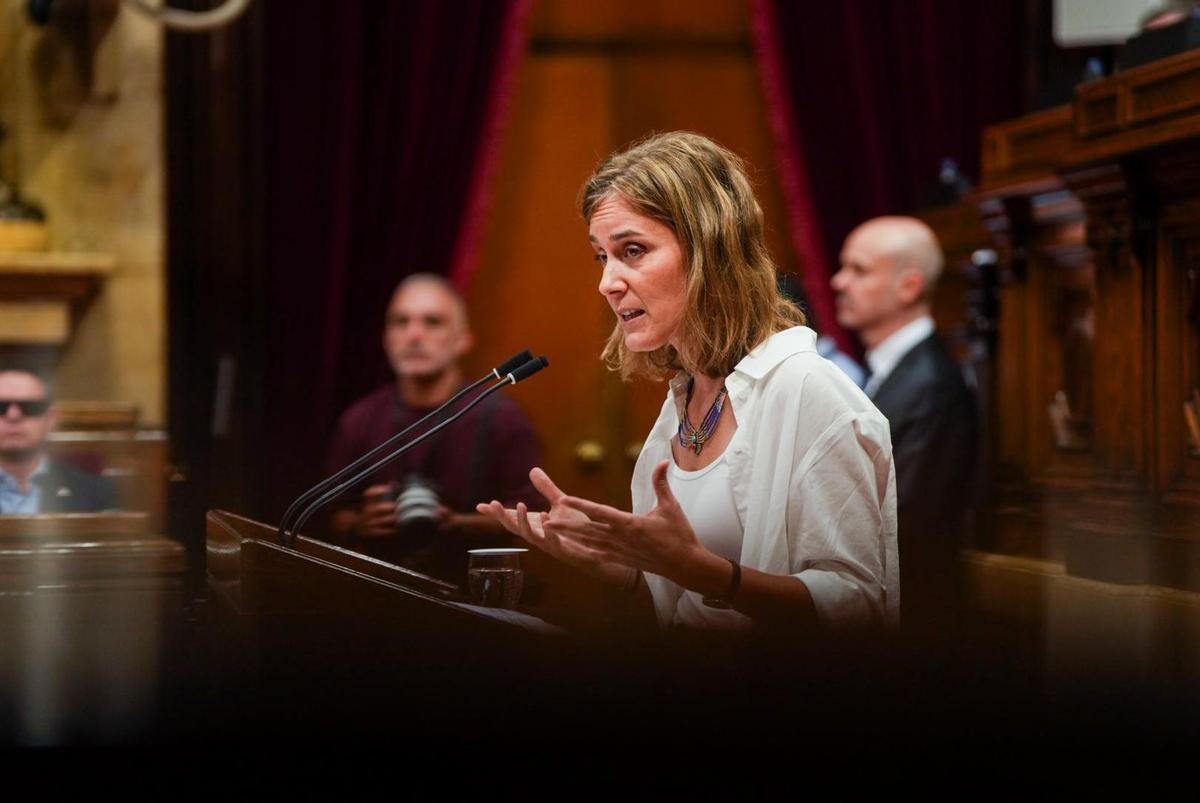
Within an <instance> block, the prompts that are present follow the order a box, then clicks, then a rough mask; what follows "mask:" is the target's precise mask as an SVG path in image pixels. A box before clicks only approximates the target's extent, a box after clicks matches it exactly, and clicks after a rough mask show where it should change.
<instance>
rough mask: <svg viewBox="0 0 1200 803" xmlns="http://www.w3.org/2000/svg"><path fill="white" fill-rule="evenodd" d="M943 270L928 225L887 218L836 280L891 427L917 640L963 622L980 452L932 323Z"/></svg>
mask: <svg viewBox="0 0 1200 803" xmlns="http://www.w3.org/2000/svg"><path fill="white" fill-rule="evenodd" d="M942 262H943V257H942V250H941V247H940V246H939V245H938V242H937V238H936V237H935V236H934V234H933V232H932V231H931V230H930V229H929V227H928V226H926V225H925V224H924V223H922V222H921V221H919V220H917V219H915V218H909V217H880V218H875V219H873V220H868V221H867V222H866V223H863V224H862V225H860V226H859V227H858V228H856V229H855V230H854V231H853V232H851V233H850V236H849V237H847V238H846V242H845V245H844V246H843V248H842V254H841V268H840V269H839V270H838V272H837V273H836V274H835V275H834V277H833V280H832V285H833V289H834V292H835V293H836V294H837V315H838V323H840V324H841V325H842V326H845V327H847V328H848V329H853V330H854V331H856V332H858V335H859V337H860V338H861V339H862V342H863V345H864V346H865V347H866V350H867V352H866V360H867V375H868V376H867V381H866V384H865V385H864V388H863V389H864V390H865V391H866V393H867V395H868V396H870V397H871V399H872V401H874V402H875V405H876V406H877V407H878V408H879V410H880V412H882V413H883V414H884V415H885V416H887V419H888V422H889V423H890V424H891V431H892V450H893V454H894V456H895V460H896V487H897V496H898V505H899V510H898V513H899V523H900V533H899V539H900V544H899V545H900V587H901V591H900V594H901V601H902V605H903V608H902V611H903V613H902V617H903V620H904V621H905V622H907V626H908V627H909V628H910V629H916V630H918V631H921V630H927V629H934V628H940V627H941V626H943V625H949V624H953V623H954V622H955V621H956V620H957V614H958V611H959V605H960V599H959V570H958V560H957V555H958V550H959V548H960V546H961V540H962V532H963V526H964V519H965V516H966V512H967V509H968V506H969V504H970V498H971V490H972V487H973V486H972V476H973V469H974V466H975V456H976V449H977V433H978V422H977V417H976V406H975V398H974V394H973V392H972V391H971V390H970V389H969V388H968V386H967V384H966V382H965V381H964V379H963V374H962V370H961V369H960V367H959V365H958V364H957V363H956V362H955V360H954V358H953V356H952V355H951V354H950V351H949V349H948V348H947V347H946V344H945V343H944V342H943V341H942V339H941V338H940V337H939V336H938V334H937V332H936V331H934V323H933V318H932V317H931V316H930V304H931V300H932V297H933V290H934V287H935V285H936V283H937V280H938V276H939V275H940V273H941V270H942Z"/></svg>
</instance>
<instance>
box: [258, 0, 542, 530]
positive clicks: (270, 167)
mask: <svg viewBox="0 0 1200 803" xmlns="http://www.w3.org/2000/svg"><path fill="white" fill-rule="evenodd" d="M530 4H531V3H530V0H405V1H404V2H393V1H392V0H362V1H361V2H359V1H358V0H356V2H349V3H347V2H343V1H342V0H324V1H323V2H306V3H286V2H285V3H267V4H265V11H264V15H265V24H264V26H263V28H264V31H265V36H264V43H263V61H264V64H263V68H262V75H263V76H264V77H263V86H262V95H263V100H262V103H263V113H262V120H263V127H264V128H263V138H264V141H265V142H266V143H267V145H266V148H265V153H264V155H263V159H264V163H263V170H264V184H265V187H266V195H267V197H266V207H267V212H266V221H265V229H266V233H265V246H264V250H265V252H266V253H265V258H266V260H267V262H268V264H267V265H266V281H265V287H266V295H265V297H264V298H262V299H261V309H262V311H263V314H264V315H265V316H268V321H267V323H268V326H267V327H266V330H267V331H268V333H269V334H268V336H267V342H266V343H265V344H264V346H265V348H266V352H265V353H266V355H267V356H268V359H267V360H266V365H267V375H266V376H265V377H263V378H262V379H263V381H264V383H265V393H264V396H265V398H264V404H265V406H266V415H265V416H264V419H265V421H266V425H267V427H268V432H266V433H264V442H265V443H266V444H267V446H268V448H269V450H270V451H269V452H268V453H269V454H272V455H277V456H283V455H286V456H287V460H286V463H287V465H281V466H278V470H276V471H274V472H273V476H272V477H269V478H267V479H266V486H267V487H266V488H265V489H264V490H265V495H266V497H267V508H268V510H269V511H270V512H275V511H274V509H275V508H280V509H281V508H282V506H283V504H285V502H286V500H287V499H288V498H289V497H290V496H293V495H295V494H296V493H298V492H299V491H300V490H302V484H303V483H304V482H307V481H308V480H311V479H315V477H314V476H312V474H313V472H315V471H316V470H317V469H319V467H320V466H321V465H322V459H321V455H322V452H323V449H324V446H325V440H326V438H327V437H328V435H329V433H330V432H331V430H332V426H333V424H334V421H335V419H336V416H337V415H338V413H339V412H340V411H341V410H342V409H343V408H344V407H345V406H346V405H347V404H348V403H349V402H350V401H352V400H353V399H354V398H356V397H358V396H359V395H361V394H363V393H364V392H366V391H368V390H369V389H371V388H372V387H374V386H375V385H376V384H377V383H379V382H380V381H382V380H383V379H384V378H385V377H387V376H388V372H387V369H386V364H385V362H384V359H383V355H382V351H381V345H380V332H381V327H382V320H383V312H384V308H385V306H386V303H387V300H388V297H389V295H390V293H391V290H392V288H393V287H394V286H395V285H396V283H397V282H398V281H399V280H400V279H401V278H403V277H404V276H405V275H408V274H410V273H414V272H418V271H432V272H435V273H442V274H446V275H448V276H451V277H452V278H453V279H454V280H455V281H457V282H459V283H460V284H465V282H466V281H467V280H468V279H469V274H470V269H471V266H472V265H473V262H474V258H475V252H476V249H477V245H478V241H479V235H480V231H481V227H482V219H483V216H484V214H485V211H486V207H487V197H488V193H487V187H488V179H489V178H490V176H491V174H492V172H493V170H494V166H495V162H496V152H497V150H498V137H499V133H500V130H501V128H502V124H503V120H504V117H505V110H506V106H507V103H506V101H507V98H508V95H509V93H510V90H511V87H512V84H513V81H514V75H515V72H516V68H517V64H518V62H519V58H520V55H521V54H522V53H523V51H524V47H525V21H526V18H527V15H528V10H529V7H530Z"/></svg>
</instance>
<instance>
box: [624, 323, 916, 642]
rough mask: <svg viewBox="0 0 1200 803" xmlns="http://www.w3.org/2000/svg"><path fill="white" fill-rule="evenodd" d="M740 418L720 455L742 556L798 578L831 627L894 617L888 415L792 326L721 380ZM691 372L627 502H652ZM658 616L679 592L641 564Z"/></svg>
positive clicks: (649, 444) (641, 505)
mask: <svg viewBox="0 0 1200 803" xmlns="http://www.w3.org/2000/svg"><path fill="white" fill-rule="evenodd" d="M725 385H726V387H727V388H728V389H729V404H730V405H731V406H732V408H733V414H734V417H735V419H736V421H737V424H738V428H737V431H736V432H735V433H734V435H733V438H732V439H731V440H730V442H729V445H728V446H726V448H725V452H724V453H723V458H724V459H725V461H726V462H727V465H728V467H729V478H730V485H731V487H732V492H733V499H734V504H735V506H736V510H737V515H738V519H739V521H740V522H741V523H742V528H743V533H744V535H743V538H742V545H741V560H740V563H741V564H742V565H743V566H748V567H750V568H753V569H758V570H759V571H763V572H768V573H770V574H779V575H792V576H794V577H797V578H799V579H800V580H801V581H802V582H804V584H805V585H806V586H808V590H809V593H811V595H812V598H813V603H814V604H815V606H816V609H817V618H818V620H819V622H820V623H821V624H822V625H824V626H826V627H829V628H835V629H843V628H851V627H860V626H868V625H872V624H882V625H884V626H887V627H890V628H891V627H895V626H897V625H898V623H899V616H900V575H899V563H898V556H897V551H896V478H895V469H894V467H893V464H892V440H891V434H890V431H889V429H888V422H887V419H885V418H884V417H883V415H882V414H881V413H880V412H879V411H878V410H877V409H875V406H874V405H873V404H872V403H871V402H870V400H869V399H867V397H866V396H865V395H864V394H863V392H862V391H861V390H860V389H859V388H858V387H857V386H856V385H855V384H854V383H853V382H852V381H850V379H849V378H848V377H847V376H846V375H845V374H844V373H842V372H841V371H840V370H839V369H838V368H837V367H836V366H835V365H833V363H831V362H829V361H828V360H826V359H824V358H823V357H821V356H820V355H819V354H817V351H816V334H815V333H814V332H813V331H812V330H811V329H808V328H807V327H802V326H801V327H795V328H793V329H789V330H787V331H784V332H780V333H778V334H775V335H773V336H771V337H770V338H768V339H767V340H766V341H765V342H764V343H762V344H761V345H759V346H758V347H757V348H755V349H754V350H753V351H752V352H750V354H748V355H746V357H745V358H743V359H742V361H741V362H739V363H738V364H737V367H735V368H734V371H733V373H731V374H730V375H729V376H728V377H727V378H726V380H725ZM686 394H687V377H686V376H683V375H682V374H681V375H679V376H676V377H675V379H673V380H672V382H671V392H670V395H668V397H667V400H666V402H665V403H664V404H663V408H662V412H661V413H660V415H659V417H658V420H657V421H656V422H655V424H654V427H653V429H651V431H650V434H649V436H648V437H647V438H646V443H645V446H644V447H643V448H642V453H641V455H640V456H639V457H638V462H637V465H636V466H635V467H634V470H633V483H632V491H633V512H634V513H636V514H639V515H645V514H646V513H648V512H649V511H650V510H651V509H652V508H653V507H654V505H655V498H654V489H653V486H652V484H651V473H652V471H653V470H654V467H655V466H656V465H658V463H660V462H661V461H663V460H670V459H672V458H671V439H672V438H673V437H674V436H675V434H676V431H677V429H678V426H679V415H680V410H681V409H682V405H683V404H684V401H685V399H686ZM646 582H647V584H648V585H649V587H650V591H651V593H652V594H653V596H654V605H655V609H656V611H657V614H658V618H659V622H660V624H662V625H664V626H667V625H669V624H670V623H671V622H672V621H673V620H674V616H675V612H676V609H677V607H678V603H679V600H680V597H681V596H682V595H683V593H684V590H683V589H682V588H680V587H679V586H678V585H676V584H675V583H673V582H671V581H669V580H667V579H666V578H663V577H659V576H657V575H654V574H650V573H647V574H646Z"/></svg>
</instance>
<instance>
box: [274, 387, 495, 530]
mask: <svg viewBox="0 0 1200 803" xmlns="http://www.w3.org/2000/svg"><path fill="white" fill-rule="evenodd" d="M492 378H493V376H492V374H488V375H487V376H485V377H482V378H480V379H477V380H475V381H474V382H472V383H471V384H469V385H467V386H466V387H465V388H463V389H462V390H460V391H459V392H458V393H456V394H454V396H452V397H451V398H450V400H449V401H448V402H446V403H445V404H443V405H442V406H441V407H439V408H438V409H436V410H434V411H433V412H431V413H429V414H428V415H426V416H423V417H422V418H421V419H420V420H419V421H416V422H415V423H413V424H410V425H409V426H407V427H405V428H404V429H403V430H401V431H400V432H397V433H396V434H395V435H393V436H392V437H390V438H388V439H387V440H386V441H384V442H383V443H381V444H379V445H378V446H376V447H375V448H374V449H372V450H371V451H369V452H367V453H366V454H364V455H363V456H362V457H359V458H358V459H356V460H355V461H354V462H353V463H350V464H349V465H347V466H346V467H345V468H342V469H339V470H338V472H337V473H336V474H334V475H333V476H332V477H328V478H326V479H323V480H321V481H320V482H318V483H317V484H316V485H314V486H313V487H311V488H309V489H308V490H307V491H305V492H304V493H302V494H301V495H300V496H298V497H297V498H296V501H294V502H292V504H291V505H289V506H288V509H287V510H286V511H285V512H284V514H283V518H282V519H280V520H279V528H278V529H277V530H276V535H278V536H279V537H280V538H282V537H283V534H284V532H286V531H287V530H296V529H299V528H298V527H293V526H292V522H293V520H294V519H295V516H296V514H297V513H298V512H299V511H300V510H302V509H303V508H304V506H305V505H306V504H307V503H308V502H309V501H310V500H311V499H313V497H315V496H316V495H317V494H319V493H322V492H323V491H325V490H326V489H327V488H330V487H331V486H333V485H334V484H336V483H339V482H341V481H342V480H343V479H345V478H346V477H348V476H349V475H350V474H351V472H354V471H357V470H358V469H360V468H362V467H363V466H365V465H367V464H368V463H369V462H371V461H372V460H374V459H375V458H377V457H379V455H381V454H383V453H384V452H385V451H387V450H388V449H390V448H391V447H393V446H395V445H396V442H397V441H399V440H400V439H401V438H403V437H404V436H405V435H407V434H408V433H410V432H412V431H413V430H414V429H416V428H417V427H419V426H421V425H422V424H424V423H425V422H427V421H429V419H431V418H433V417H434V416H435V415H437V414H438V413H439V412H441V411H442V409H444V408H446V407H449V406H450V405H451V404H454V402H456V401H458V400H459V399H461V398H462V397H463V396H465V395H466V394H468V393H470V392H471V391H473V390H475V389H476V388H478V387H479V386H480V385H482V384H483V383H484V382H487V381H488V380H489V379H492Z"/></svg>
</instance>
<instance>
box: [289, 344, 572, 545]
mask: <svg viewBox="0 0 1200 803" xmlns="http://www.w3.org/2000/svg"><path fill="white" fill-rule="evenodd" d="M526 353H528V352H526ZM517 356H521V355H517ZM514 359H515V358H514ZM511 363H512V360H506V361H505V362H504V363H502V364H501V365H499V366H497V367H496V368H494V369H493V371H492V374H489V375H488V376H485V377H484V378H483V379H481V380H479V381H478V382H476V383H475V384H476V385H478V384H480V383H482V382H485V381H487V380H488V379H489V378H490V377H491V376H493V375H496V376H499V377H500V379H499V381H498V382H496V384H494V385H492V386H491V387H489V388H488V389H487V390H485V391H484V392H483V393H480V394H479V395H478V396H476V397H475V398H474V399H472V400H471V402H470V403H469V404H468V405H467V406H466V407H464V408H463V409H461V410H459V411H458V412H457V413H455V414H454V415H452V416H450V417H449V418H447V419H446V420H445V421H442V422H441V423H439V424H438V425H437V426H435V427H432V428H431V429H429V430H428V431H426V432H424V433H422V434H421V435H420V436H418V437H416V438H414V439H413V440H411V441H409V442H408V443H405V444H403V445H402V446H400V447H398V448H396V449H395V450H394V451H392V452H389V453H388V454H386V455H384V456H383V457H381V458H379V459H378V460H375V462H374V463H371V464H370V465H368V466H366V467H365V468H364V467H362V466H363V465H364V464H365V463H367V462H368V461H370V460H371V459H373V458H374V457H375V456H376V455H378V454H379V453H380V452H382V451H383V450H384V449H385V448H387V447H388V446H391V445H392V444H393V443H394V442H395V441H396V440H398V439H399V437H400V435H403V434H405V433H406V432H408V431H409V430H411V429H412V427H409V428H408V429H405V430H404V432H401V433H400V434H399V435H396V436H394V437H392V438H390V439H388V440H387V441H386V442H384V443H383V444H380V446H378V447H376V448H375V449H372V450H371V451H370V452H368V453H367V454H366V455H363V457H361V458H359V459H358V460H356V461H354V463H352V464H351V465H349V466H347V467H346V468H345V469H342V471H340V472H338V474H337V475H335V476H334V477H332V478H330V480H327V481H325V482H323V483H321V485H322V486H324V487H323V488H322V489H313V491H312V492H310V493H308V494H305V496H307V497H308V498H310V499H311V498H312V497H313V496H316V495H317V494H320V496H317V498H316V499H315V500H313V501H311V502H309V503H308V505H307V506H306V507H305V508H304V509H303V511H302V512H301V513H300V514H299V516H297V518H296V523H295V525H294V526H292V527H290V528H287V529H285V528H284V527H283V526H282V525H281V526H280V528H279V530H278V535H279V539H280V543H281V544H283V545H284V546H291V545H292V541H294V540H295V538H296V534H297V533H299V532H300V531H301V530H302V529H303V528H304V525H305V524H306V523H307V522H308V520H309V518H311V517H312V514H313V513H315V512H316V511H317V510H319V509H320V508H322V507H323V506H325V505H327V504H328V503H329V502H331V501H333V500H334V499H336V498H337V497H339V496H341V495H342V494H343V493H345V492H346V491H347V490H348V489H350V488H352V487H354V486H355V485H357V484H358V483H359V482H362V481H363V480H364V479H366V478H367V477H369V476H371V475H372V474H374V473H375V472H376V471H379V470H380V469H381V468H383V467H384V466H387V465H389V464H390V463H392V462H394V461H395V460H397V459H398V458H399V457H400V456H401V455H402V454H404V453H405V452H407V451H408V450H409V449H411V448H413V447H414V446H416V445H417V444H419V443H421V442H422V441H424V440H426V439H428V438H430V437H432V436H433V435H435V434H437V433H438V432H441V431H442V430H443V429H445V428H446V427H448V426H450V425H451V424H453V423H454V422H455V421H457V420H458V419H460V418H462V417H463V416H464V415H466V414H467V413H468V412H469V411H470V410H471V408H473V407H474V406H475V405H477V404H479V403H480V402H482V401H483V400H484V399H486V398H487V397H488V396H491V395H492V394H493V393H495V392H496V391H498V390H500V389H501V388H503V387H505V386H507V385H515V384H517V383H518V382H523V381H524V380H526V379H528V378H529V377H531V376H533V375H534V374H536V373H537V372H538V371H541V370H542V369H543V368H546V367H548V366H549V365H550V361H549V360H548V359H546V357H545V355H543V356H541V357H537V358H533V359H529V360H527V361H526V362H525V363H524V364H522V365H520V366H519V367H517V368H510V370H509V371H508V372H507V373H505V374H503V375H502V376H501V369H503V368H508V367H509V366H510V364H511ZM459 395H462V394H461V393H460V394H459ZM455 398H457V396H456V397H455ZM451 401H453V399H451ZM449 403H450V402H446V404H444V405H442V407H439V408H438V409H437V410H435V411H434V412H433V413H430V415H429V416H426V417H425V418H423V419H421V421H425V420H427V419H428V418H429V417H430V416H432V415H434V414H435V413H437V412H438V411H440V410H442V409H443V408H445V407H446V405H448V404H449ZM418 423H421V422H418ZM413 426H416V424H414V425H413ZM356 469H358V470H357V472H356V473H355V474H354V475H353V476H351V477H349V478H344V479H343V477H345V475H347V474H349V473H350V472H351V471H355V470H356ZM335 482H336V483H337V484H336V485H333V483H335ZM330 485H333V487H329V486H330ZM297 501H298V502H299V500H297ZM301 504H302V503H301Z"/></svg>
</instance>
